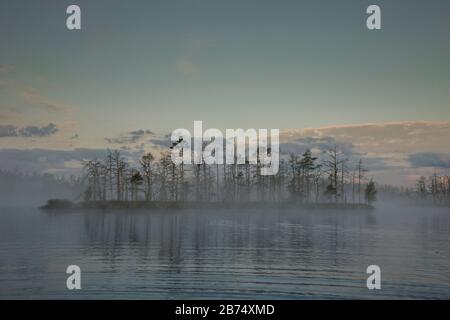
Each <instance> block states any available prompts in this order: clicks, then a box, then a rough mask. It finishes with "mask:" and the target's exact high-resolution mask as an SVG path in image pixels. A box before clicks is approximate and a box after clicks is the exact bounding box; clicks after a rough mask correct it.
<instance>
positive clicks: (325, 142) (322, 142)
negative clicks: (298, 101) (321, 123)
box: [280, 136, 388, 171]
mask: <svg viewBox="0 0 450 320" xmlns="http://www.w3.org/2000/svg"><path fill="white" fill-rule="evenodd" d="M335 146H336V148H337V150H338V152H341V153H342V156H343V158H346V159H347V166H348V167H349V168H350V169H351V168H354V167H356V164H357V162H358V161H359V159H362V160H363V163H364V166H365V167H366V168H367V169H370V170H373V171H374V170H385V169H387V168H388V166H387V164H386V162H385V160H384V159H383V158H382V157H371V156H369V155H368V154H365V153H363V152H360V151H359V150H356V148H355V146H354V145H353V144H352V143H350V142H339V141H337V140H336V139H335V138H334V137H329V136H323V137H305V138H299V139H296V140H293V141H290V142H285V143H280V153H281V154H285V155H286V154H290V153H294V154H302V153H304V152H305V151H306V150H311V151H312V152H313V154H314V155H315V156H317V157H319V161H320V160H324V159H325V158H326V157H327V153H328V151H330V150H332V149H333V148H334V147H335Z"/></svg>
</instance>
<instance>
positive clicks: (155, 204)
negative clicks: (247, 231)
mask: <svg viewBox="0 0 450 320" xmlns="http://www.w3.org/2000/svg"><path fill="white" fill-rule="evenodd" d="M197 208H213V209H222V208H230V209H246V208H248V209H251V208H261V209H268V208H278V209H279V208H287V209H296V208H298V209H308V210H322V209H324V210H371V209H373V206H371V205H368V204H354V203H296V202H278V203H274V202H261V201H258V202H235V203H228V202H227V203H226V202H196V201H183V202H182V201H116V200H108V201H85V202H77V203H75V202H71V201H69V200H62V199H51V200H48V201H47V204H46V205H44V206H42V207H41V209H44V210H51V211H66V210H86V209H88V210H118V209H122V210H123V209H127V210H133V209H141V210H142V209H197Z"/></svg>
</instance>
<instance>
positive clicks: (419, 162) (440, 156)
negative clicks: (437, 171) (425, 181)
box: [408, 152, 450, 169]
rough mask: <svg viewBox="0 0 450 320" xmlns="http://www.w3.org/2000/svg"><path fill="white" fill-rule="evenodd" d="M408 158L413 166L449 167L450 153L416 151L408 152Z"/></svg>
mask: <svg viewBox="0 0 450 320" xmlns="http://www.w3.org/2000/svg"><path fill="white" fill-rule="evenodd" d="M408 160H409V162H410V163H411V165H412V166H413V167H431V168H443V169H450V153H439V152H417V153H413V154H410V155H409V156H408Z"/></svg>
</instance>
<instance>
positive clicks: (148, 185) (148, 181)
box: [140, 152, 155, 201]
mask: <svg viewBox="0 0 450 320" xmlns="http://www.w3.org/2000/svg"><path fill="white" fill-rule="evenodd" d="M154 160H155V158H154V157H153V155H152V154H151V153H150V152H149V153H147V154H146V155H144V156H142V158H141V160H140V164H141V168H142V173H143V175H144V177H143V179H144V182H145V184H144V193H145V200H146V201H150V200H152V193H153V168H152V165H153V161H154Z"/></svg>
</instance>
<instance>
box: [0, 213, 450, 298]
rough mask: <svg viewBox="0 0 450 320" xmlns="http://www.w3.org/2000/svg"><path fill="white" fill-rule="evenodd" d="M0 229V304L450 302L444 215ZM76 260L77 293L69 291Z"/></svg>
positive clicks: (194, 217) (71, 222)
mask: <svg viewBox="0 0 450 320" xmlns="http://www.w3.org/2000/svg"><path fill="white" fill-rule="evenodd" d="M424 210H425V211H424ZM0 221H1V227H0V231H1V233H0V241H1V243H0V256H1V260H0V261H1V263H0V272H1V273H0V280H2V283H5V285H3V286H2V288H1V289H0V297H12V298H14V297H25V298H28V297H37V298H51V297H53V298H55V297H62V298H71V297H75V298H80V297H95V298H153V299H158V298H159V299H167V298H267V299H270V298H274V299H277V298H286V299H299V298H449V297H450V280H449V279H450V275H449V273H450V271H449V262H448V261H449V249H448V247H449V238H448V237H449V236H448V235H449V230H450V214H449V212H448V210H446V209H405V210H403V211H399V210H398V209H395V210H392V208H391V209H389V208H386V209H382V210H381V209H379V210H376V211H374V212H331V211H329V212H319V211H311V212H295V211H293V210H280V211H276V212H273V210H271V212H264V211H261V210H245V211H239V212H237V211H232V210H223V209H221V210H215V211H211V210H200V211H198V210H186V211H176V212H168V211H160V212H152V213H146V212H132V213H130V212H120V211H115V212H85V213H81V212H80V213H71V214H46V213H44V212H40V211H36V210H11V209H3V210H1V211H0ZM69 264H77V265H79V266H80V267H81V269H82V287H83V289H82V290H81V291H78V292H73V291H68V290H66V289H65V277H66V275H65V273H64V271H65V268H66V267H67V265H69ZM370 264H377V265H379V266H380V267H381V270H382V290H380V291H377V292H375V291H369V290H368V289H367V288H366V286H365V283H366V277H367V275H366V273H365V271H366V268H367V266H368V265H370Z"/></svg>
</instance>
